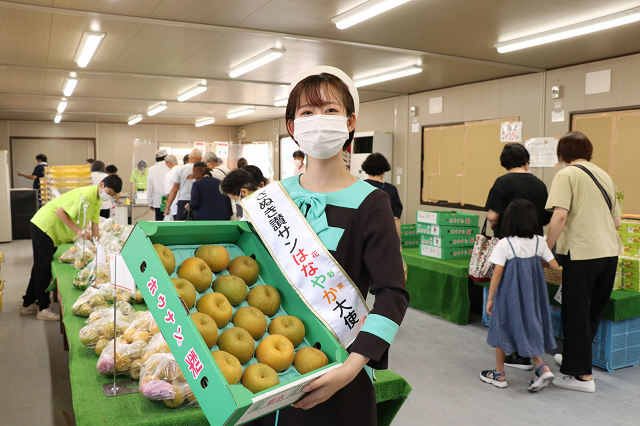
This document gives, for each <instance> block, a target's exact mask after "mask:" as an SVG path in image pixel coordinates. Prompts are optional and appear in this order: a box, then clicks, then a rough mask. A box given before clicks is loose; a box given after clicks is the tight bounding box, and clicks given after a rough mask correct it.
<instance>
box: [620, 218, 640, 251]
mask: <svg viewBox="0 0 640 426" xmlns="http://www.w3.org/2000/svg"><path fill="white" fill-rule="evenodd" d="M618 234H619V235H620V238H621V239H622V246H623V247H624V252H625V254H631V255H640V221H638V220H623V221H622V226H621V227H620V229H618Z"/></svg>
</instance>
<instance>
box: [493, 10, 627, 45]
mask: <svg viewBox="0 0 640 426" xmlns="http://www.w3.org/2000/svg"><path fill="white" fill-rule="evenodd" d="M637 21H640V8H639V7H636V8H634V9H630V10H626V11H624V12H620V13H615V14H613V15H608V16H604V17H602V18H597V19H592V20H590V21H585V22H581V23H578V24H574V25H569V26H567V27H563V28H558V29H555V30H551V31H545V32H542V33H538V34H533V35H530V36H527V37H522V38H518V39H515V40H510V41H505V42H502V43H497V44H494V46H495V47H496V49H498V52H500V53H507V52H513V51H514V50H519V49H525V48H527V47H533V46H539V45H541V44H546V43H551V42H554V41H558V40H564V39H567V38H572V37H577V36H581V35H584V34H589V33H594V32H596V31H602V30H606V29H609V28H614V27H618V26H620V25H625V24H630V23H632V22H637Z"/></svg>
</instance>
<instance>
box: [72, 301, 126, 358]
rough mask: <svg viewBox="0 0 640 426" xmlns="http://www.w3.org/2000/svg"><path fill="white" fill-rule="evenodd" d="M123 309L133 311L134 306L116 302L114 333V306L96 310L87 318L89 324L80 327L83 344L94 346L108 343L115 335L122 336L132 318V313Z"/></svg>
mask: <svg viewBox="0 0 640 426" xmlns="http://www.w3.org/2000/svg"><path fill="white" fill-rule="evenodd" d="M127 305H128V306H127ZM123 311H125V312H131V313H132V312H133V307H131V305H129V304H125V303H118V304H116V326H117V330H115V333H114V321H113V308H112V307H108V306H104V307H102V308H100V309H96V310H94V311H93V312H92V313H91V314H90V315H89V318H88V319H87V325H85V326H84V327H82V328H81V329H80V332H79V336H80V341H81V342H82V344H83V345H85V346H86V347H88V348H94V347H96V345H104V344H106V342H108V341H109V340H112V339H113V338H114V336H115V337H119V336H122V333H124V331H125V330H126V329H127V328H128V327H129V324H130V323H131V319H132V318H131V315H132V314H127V313H123ZM123 343H124V341H123Z"/></svg>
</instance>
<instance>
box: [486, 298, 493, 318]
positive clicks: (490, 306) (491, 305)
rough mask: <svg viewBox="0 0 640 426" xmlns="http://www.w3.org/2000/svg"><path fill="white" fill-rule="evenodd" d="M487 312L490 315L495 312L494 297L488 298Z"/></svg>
mask: <svg viewBox="0 0 640 426" xmlns="http://www.w3.org/2000/svg"><path fill="white" fill-rule="evenodd" d="M486 310H487V314H489V315H493V313H492V312H491V311H492V310H493V299H487V308H486Z"/></svg>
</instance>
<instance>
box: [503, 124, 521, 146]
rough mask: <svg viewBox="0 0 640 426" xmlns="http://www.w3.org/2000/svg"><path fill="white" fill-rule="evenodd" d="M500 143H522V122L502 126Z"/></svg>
mask: <svg viewBox="0 0 640 426" xmlns="http://www.w3.org/2000/svg"><path fill="white" fill-rule="evenodd" d="M500 142H522V122H521V121H516V122H513V123H502V124H500Z"/></svg>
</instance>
